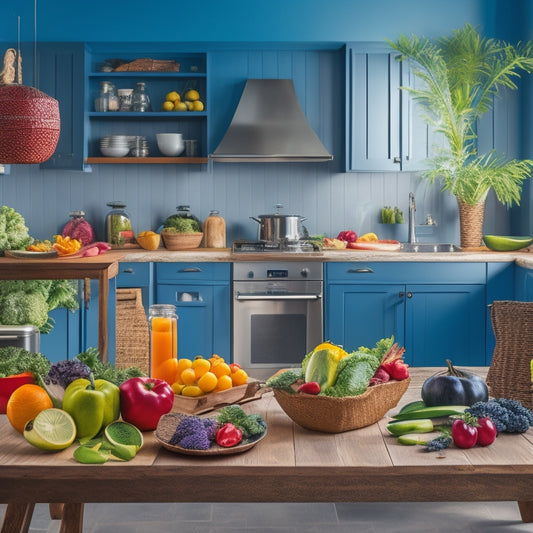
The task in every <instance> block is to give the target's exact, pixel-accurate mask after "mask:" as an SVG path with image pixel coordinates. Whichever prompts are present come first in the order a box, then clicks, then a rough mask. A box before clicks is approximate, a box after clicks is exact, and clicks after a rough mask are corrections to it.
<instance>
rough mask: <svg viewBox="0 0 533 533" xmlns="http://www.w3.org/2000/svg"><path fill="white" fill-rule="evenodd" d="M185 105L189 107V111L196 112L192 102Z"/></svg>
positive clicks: (188, 101)
mask: <svg viewBox="0 0 533 533" xmlns="http://www.w3.org/2000/svg"><path fill="white" fill-rule="evenodd" d="M185 105H186V106H187V111H194V104H193V102H191V101H190V100H187V101H186V102H185Z"/></svg>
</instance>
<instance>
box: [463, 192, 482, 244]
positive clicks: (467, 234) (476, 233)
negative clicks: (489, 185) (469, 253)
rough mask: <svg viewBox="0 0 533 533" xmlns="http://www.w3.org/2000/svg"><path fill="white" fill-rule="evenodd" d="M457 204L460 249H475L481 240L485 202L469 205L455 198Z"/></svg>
mask: <svg viewBox="0 0 533 533" xmlns="http://www.w3.org/2000/svg"><path fill="white" fill-rule="evenodd" d="M457 203H458V204H459V223H460V231H461V248H477V247H478V246H481V242H482V238H483V218H484V216H485V202H484V201H483V202H481V203H480V204H476V205H471V204H465V203H464V202H462V201H461V200H459V198H457Z"/></svg>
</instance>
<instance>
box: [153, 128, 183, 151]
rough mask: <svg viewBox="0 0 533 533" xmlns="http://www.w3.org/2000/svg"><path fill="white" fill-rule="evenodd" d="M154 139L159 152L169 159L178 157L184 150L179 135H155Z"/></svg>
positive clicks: (180, 135) (181, 136)
mask: <svg viewBox="0 0 533 533" xmlns="http://www.w3.org/2000/svg"><path fill="white" fill-rule="evenodd" d="M156 139H157V147H158V148H159V150H160V152H161V153H162V154H163V155H166V156H169V157H176V156H177V155H180V154H181V152H183V149H184V148H185V143H184V142H183V135H182V134H181V133H157V134H156Z"/></svg>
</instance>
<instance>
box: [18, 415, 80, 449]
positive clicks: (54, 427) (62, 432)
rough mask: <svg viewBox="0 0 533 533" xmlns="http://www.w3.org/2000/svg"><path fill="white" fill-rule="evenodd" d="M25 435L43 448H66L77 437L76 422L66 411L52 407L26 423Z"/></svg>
mask: <svg viewBox="0 0 533 533" xmlns="http://www.w3.org/2000/svg"><path fill="white" fill-rule="evenodd" d="M24 437H25V438H26V440H27V441H28V442H29V443H30V444H33V446H35V447H36V448H40V449H41V450H64V449H65V448H68V447H69V446H70V445H71V444H72V443H73V442H74V439H75V438H76V423H75V422H74V419H73V418H72V417H71V416H70V415H69V414H68V413H67V412H66V411H63V409H57V408H55V407H52V408H50V409H45V410H44V411H41V412H40V413H39V414H38V415H37V416H36V417H35V418H34V419H33V420H30V421H29V422H28V423H27V424H26V427H25V428H24Z"/></svg>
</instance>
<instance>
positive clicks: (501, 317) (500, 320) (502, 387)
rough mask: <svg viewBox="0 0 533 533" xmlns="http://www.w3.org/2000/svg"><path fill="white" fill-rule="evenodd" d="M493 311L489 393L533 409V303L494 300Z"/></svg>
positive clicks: (491, 310) (488, 375)
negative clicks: (532, 373) (532, 383)
mask: <svg viewBox="0 0 533 533" xmlns="http://www.w3.org/2000/svg"><path fill="white" fill-rule="evenodd" d="M490 312H491V319H492V327H493V329H494V335H495V337H496V346H495V347H494V353H493V356H492V361H491V364H490V367H489V371H488V373H487V379H486V381H487V385H488V386H489V391H490V394H491V396H493V397H495V398H509V399H511V400H520V402H521V403H522V404H523V405H525V406H526V407H528V408H529V409H533V391H532V387H531V366H530V365H531V360H532V359H533V302H513V301H495V302H493V304H492V306H491V308H490Z"/></svg>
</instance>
